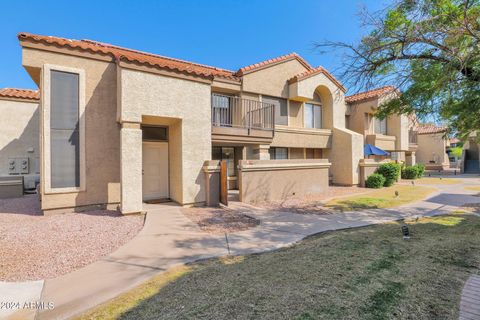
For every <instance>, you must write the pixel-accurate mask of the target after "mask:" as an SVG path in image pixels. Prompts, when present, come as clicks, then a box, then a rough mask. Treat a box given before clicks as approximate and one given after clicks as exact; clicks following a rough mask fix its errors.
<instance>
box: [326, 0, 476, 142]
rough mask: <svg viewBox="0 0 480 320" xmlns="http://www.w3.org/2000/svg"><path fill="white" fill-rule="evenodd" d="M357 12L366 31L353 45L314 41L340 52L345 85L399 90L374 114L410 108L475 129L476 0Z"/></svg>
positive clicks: (403, 3) (419, 0) (436, 0)
mask: <svg viewBox="0 0 480 320" xmlns="http://www.w3.org/2000/svg"><path fill="white" fill-rule="evenodd" d="M360 16H361V18H362V22H363V27H364V28H365V30H371V31H370V32H369V34H368V35H365V36H364V37H363V38H362V39H361V41H360V42H359V43H356V44H349V43H344V42H333V41H325V42H322V43H319V44H318V45H317V46H318V48H319V49H320V50H326V49H328V50H331V49H335V50H340V51H342V52H343V57H344V60H343V63H342V67H341V69H340V70H339V72H340V77H341V79H342V80H343V81H344V82H345V84H347V85H351V86H354V87H355V88H357V89H359V90H361V89H371V88H372V87H378V86H381V85H387V84H389V85H395V86H396V87H397V88H399V89H400V90H401V91H402V94H401V95H400V96H399V97H398V98H396V99H394V100H391V101H389V102H387V103H385V104H384V105H382V106H380V108H379V111H378V116H379V117H385V116H387V115H389V114H393V113H401V114H412V113H416V114H417V116H418V117H420V118H426V117H431V116H435V117H436V119H440V120H442V122H444V123H445V124H447V125H448V126H449V127H450V128H451V130H453V131H454V132H458V133H459V134H461V135H467V134H469V133H470V132H472V131H477V130H480V43H479V41H480V0H398V1H396V2H395V3H394V4H392V5H390V6H388V7H387V8H385V9H383V10H381V11H380V12H373V13H370V12H367V11H363V12H361V14H360Z"/></svg>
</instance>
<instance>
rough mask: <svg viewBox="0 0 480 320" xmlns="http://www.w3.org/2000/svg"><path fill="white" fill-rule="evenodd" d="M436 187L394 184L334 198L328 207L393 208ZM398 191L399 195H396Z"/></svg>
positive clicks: (418, 198)
mask: <svg viewBox="0 0 480 320" xmlns="http://www.w3.org/2000/svg"><path fill="white" fill-rule="evenodd" d="M435 190H436V189H434V188H429V187H421V186H411V185H394V186H392V187H389V188H383V189H378V190H375V191H372V192H370V193H369V194H368V195H356V196H351V197H345V198H339V199H333V200H331V201H329V202H327V203H326V205H325V206H326V207H327V208H331V209H335V210H340V211H357V210H362V209H377V208H392V207H397V206H400V205H403V204H407V203H410V202H415V201H418V200H421V199H424V198H425V197H427V196H428V195H429V194H431V193H432V192H434V191H435ZM395 191H398V197H397V196H396V195H395Z"/></svg>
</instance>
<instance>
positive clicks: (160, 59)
mask: <svg viewBox="0 0 480 320" xmlns="http://www.w3.org/2000/svg"><path fill="white" fill-rule="evenodd" d="M18 39H19V40H20V41H30V42H34V43H42V44H45V45H52V46H57V47H67V48H71V49H75V50H79V51H84V52H90V53H97V54H102V55H109V56H111V57H112V60H121V61H127V62H134V63H139V64H143V65H149V66H153V67H158V68H161V69H168V70H172V71H177V72H181V73H186V74H192V75H196V76H200V77H207V78H212V77H223V78H229V79H232V80H238V79H237V77H235V76H234V72H233V71H230V70H226V69H221V68H216V67H211V66H207V65H203V64H199V63H193V62H188V61H184V60H180V59H174V58H169V57H164V56H160V55H156V54H152V53H147V52H142V51H137V50H132V49H127V48H122V47H118V46H115V45H112V44H108V43H102V42H97V41H92V40H73V39H66V38H60V37H52V36H42V35H35V34H30V33H19V34H18Z"/></svg>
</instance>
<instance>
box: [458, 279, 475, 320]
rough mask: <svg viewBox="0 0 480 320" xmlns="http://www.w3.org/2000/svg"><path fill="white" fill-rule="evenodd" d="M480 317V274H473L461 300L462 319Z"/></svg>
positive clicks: (473, 319) (467, 319) (469, 319)
mask: <svg viewBox="0 0 480 320" xmlns="http://www.w3.org/2000/svg"><path fill="white" fill-rule="evenodd" d="M479 319H480V276H476V275H472V276H470V278H469V279H468V280H467V283H465V287H464V288H463V291H462V300H461V302H460V320H479Z"/></svg>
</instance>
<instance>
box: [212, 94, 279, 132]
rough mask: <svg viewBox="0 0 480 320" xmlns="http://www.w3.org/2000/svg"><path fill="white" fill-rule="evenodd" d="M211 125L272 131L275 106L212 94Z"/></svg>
mask: <svg viewBox="0 0 480 320" xmlns="http://www.w3.org/2000/svg"><path fill="white" fill-rule="evenodd" d="M212 125H213V126H215V127H232V128H244V129H259V130H269V131H273V129H274V126H275V106H274V105H273V104H270V103H264V102H260V101H255V100H249V99H242V98H239V97H235V96H225V95H220V94H212Z"/></svg>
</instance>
